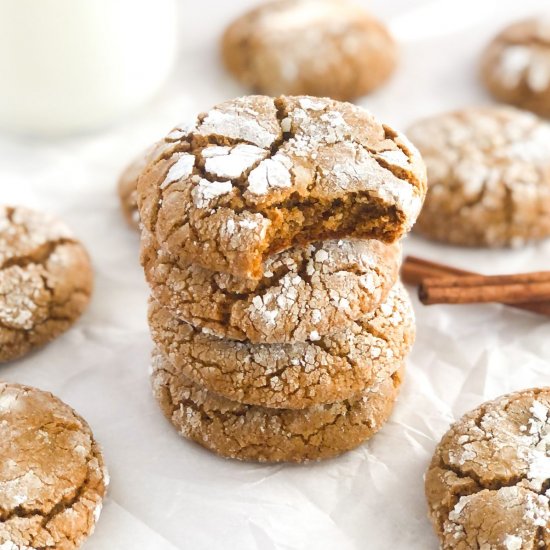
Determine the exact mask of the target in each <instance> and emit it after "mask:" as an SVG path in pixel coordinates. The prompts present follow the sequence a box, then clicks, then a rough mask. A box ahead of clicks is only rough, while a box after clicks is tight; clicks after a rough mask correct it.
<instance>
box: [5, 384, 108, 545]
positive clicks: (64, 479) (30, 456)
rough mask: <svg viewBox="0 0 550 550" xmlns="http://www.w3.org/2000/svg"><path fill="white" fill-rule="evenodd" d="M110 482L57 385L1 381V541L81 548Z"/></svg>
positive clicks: (85, 428)
mask: <svg viewBox="0 0 550 550" xmlns="http://www.w3.org/2000/svg"><path fill="white" fill-rule="evenodd" d="M108 482H109V481H108V475H107V471H106V469H105V466H104V463H103V456H102V454H101V451H100V449H99V447H98V445H97V443H96V441H95V440H94V437H93V435H92V432H91V431H90V427H89V426H88V424H87V423H86V422H85V421H84V420H83V419H82V418H81V417H80V416H79V415H78V414H77V413H75V411H73V410H72V409H71V408H70V407H69V406H67V405H66V404H65V403H63V402H62V401H60V400H59V399H57V398H56V397H54V396H53V395H52V394H50V393H47V392H43V391H41V390H37V389H35V388H30V387H27V386H20V385H17V384H6V383H2V382H0V548H2V549H6V550H16V549H21V550H23V549H29V550H31V549H34V548H36V549H52V550H53V549H56V550H72V549H76V548H80V546H81V545H82V543H83V542H84V540H85V539H86V538H87V537H88V536H89V535H90V534H91V533H92V531H93V529H94V526H95V523H96V522H97V520H98V518H99V514H100V512H101V504H102V501H103V497H104V496H105V492H106V488H107V484H108Z"/></svg>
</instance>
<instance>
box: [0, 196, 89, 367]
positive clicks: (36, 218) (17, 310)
mask: <svg viewBox="0 0 550 550" xmlns="http://www.w3.org/2000/svg"><path fill="white" fill-rule="evenodd" d="M92 287H93V276H92V270H91V265H90V260H89V257H88V254H87V253H86V251H85V249H84V248H83V246H82V245H81V244H80V243H79V242H78V241H76V240H75V239H74V238H73V237H72V234H71V233H70V231H69V230H68V229H67V227H66V226H65V225H64V224H62V223H61V222H59V221H58V220H56V219H54V218H52V217H50V216H47V215H45V214H41V213H38V212H33V211H31V210H28V209H25V208H20V207H16V208H12V207H3V208H2V209H0V361H8V360H11V359H15V358H17V357H20V356H22V355H24V354H26V353H27V352H29V351H30V350H32V349H33V348H35V347H38V346H41V345H43V344H45V343H47V342H48V341H50V340H52V339H54V338H55V337H57V336H58V335H59V334H61V333H62V332H64V331H65V330H67V329H68V328H69V327H70V326H71V325H72V324H73V323H74V321H75V320H76V319H77V318H78V317H79V316H80V315H81V314H82V312H83V311H84V309H85V308H86V306H87V305H88V302H89V299H90V295H91V292H92Z"/></svg>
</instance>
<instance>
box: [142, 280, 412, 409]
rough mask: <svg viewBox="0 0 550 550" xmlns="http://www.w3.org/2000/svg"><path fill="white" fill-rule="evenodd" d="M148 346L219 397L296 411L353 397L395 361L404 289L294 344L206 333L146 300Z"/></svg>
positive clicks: (408, 321)
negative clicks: (344, 323)
mask: <svg viewBox="0 0 550 550" xmlns="http://www.w3.org/2000/svg"><path fill="white" fill-rule="evenodd" d="M149 324H150V327H151V335H152V337H153V340H154V342H155V344H156V345H157V346H158V348H159V349H160V350H161V352H162V353H164V354H165V355H166V357H167V358H168V359H169V361H170V362H171V363H173V364H174V365H175V367H176V368H177V369H179V370H180V371H181V372H182V373H183V374H184V375H185V376H187V377H189V378H190V379H191V380H193V381H194V382H196V383H197V384H200V385H201V386H203V387H205V388H207V389H208V390H210V391H213V392H215V393H217V394H219V395H223V396H224V397H226V398H228V399H231V400H234V401H239V402H241V403H247V404H251V405H261V406H265V407H272V408H285V409H302V408H306V407H310V406H312V405H317V404H324V403H332V402H335V401H341V400H343V399H347V398H350V397H352V396H354V395H357V394H358V393H360V392H361V391H362V389H363V388H364V387H365V386H366V385H368V384H370V383H372V380H374V379H377V378H380V377H382V378H384V377H387V376H389V374H390V373H392V372H393V371H395V370H396V369H397V368H398V366H399V365H400V364H402V363H403V361H404V358H405V356H406V355H407V353H408V352H409V351H410V348H411V346H412V343H413V340H414V336H415V326H414V316H413V311H412V306H411V303H410V300H409V297H408V294H407V291H406V290H405V289H404V287H403V286H402V285H401V283H398V284H397V285H396V286H395V287H394V289H393V290H392V291H391V292H390V294H389V296H388V298H387V300H386V301H385V302H384V303H383V304H382V305H381V306H380V307H379V308H378V309H377V310H376V311H375V312H374V313H371V314H369V315H366V316H364V317H363V318H362V319H360V320H358V321H357V322H355V323H353V324H352V325H350V327H349V328H348V329H346V330H344V331H342V332H339V333H336V334H333V335H331V336H319V334H317V333H316V332H312V333H311V334H310V335H309V340H308V341H307V342H302V343H294V344H250V343H248V342H236V341H232V340H225V339H222V338H217V337H215V336H211V335H210V334H208V333H207V332H205V331H203V330H201V329H198V328H195V327H193V326H192V325H190V324H188V323H185V322H183V321H178V320H176V319H175V318H174V317H173V316H172V315H171V314H170V312H169V311H168V310H166V309H165V308H162V306H160V305H159V304H158V303H157V302H156V301H151V303H150V310H149Z"/></svg>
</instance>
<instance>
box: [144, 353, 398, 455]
mask: <svg viewBox="0 0 550 550" xmlns="http://www.w3.org/2000/svg"><path fill="white" fill-rule="evenodd" d="M402 377H403V368H402V367H401V368H398V370H396V371H395V372H393V373H392V374H389V375H388V376H387V377H386V378H383V379H381V380H377V381H376V382H374V383H373V384H372V385H369V386H368V387H366V388H365V389H363V391H362V392H361V393H360V394H358V395H356V396H354V397H353V398H350V399H347V400H344V401H340V402H338V403H332V404H328V405H316V406H313V407H310V408H307V409H301V410H288V409H269V408H265V407H258V406H253V405H243V404H241V403H238V402H236V401H230V400H229V399H225V398H224V397H220V396H218V395H216V394H215V393H212V392H210V391H208V390H206V389H204V388H202V387H200V386H198V385H196V384H195V383H194V382H192V381H191V380H190V379H189V378H186V377H185V376H184V375H182V374H181V373H180V372H179V371H177V369H174V367H173V366H172V365H171V364H170V362H169V361H168V360H167V359H165V358H164V357H163V356H162V355H161V354H160V353H158V352H156V353H154V355H153V375H152V382H153V391H154V394H155V397H156V399H157V400H158V402H159V404H160V406H161V408H162V410H163V412H164V414H165V416H166V417H167V418H168V420H170V422H171V423H172V424H173V425H174V426H175V428H176V429H177V430H178V431H179V432H180V433H181V434H182V435H184V436H185V437H187V438H189V439H191V440H193V441H195V442H197V443H199V444H200V445H202V446H203V447H206V448H207V449H210V450H211V451H213V452H215V453H216V454H218V455H220V456H223V457H227V458H236V459H239V460H255V461H259V462H305V461H308V460H320V459H325V458H331V457H334V456H337V455H339V454H342V453H344V452H346V451H349V450H351V449H354V448H355V447H357V446H358V445H360V444H361V443H363V442H364V441H366V440H367V439H370V438H371V437H372V436H373V435H374V434H375V433H376V432H377V431H378V430H379V429H380V428H381V427H382V426H383V424H384V423H385V422H386V421H387V420H388V418H389V416H390V414H391V412H392V409H393V405H394V403H395V400H396V398H397V394H398V392H399V388H400V386H401V380H402Z"/></svg>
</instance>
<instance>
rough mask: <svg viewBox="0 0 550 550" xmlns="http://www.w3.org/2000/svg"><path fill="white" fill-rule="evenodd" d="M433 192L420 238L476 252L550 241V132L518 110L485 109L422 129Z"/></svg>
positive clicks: (425, 123)
mask: <svg viewBox="0 0 550 550" xmlns="http://www.w3.org/2000/svg"><path fill="white" fill-rule="evenodd" d="M409 135H410V136H411V138H412V139H413V140H414V141H415V143H416V144H417V146H418V147H419V149H420V151H421V153H422V155H423V158H424V160H425V162H426V165H427V167H428V175H429V180H430V187H429V190H428V196H427V199H426V202H425V204H424V208H423V210H422V214H421V215H420V217H419V219H418V223H417V224H416V226H415V231H418V232H419V233H421V234H423V235H426V236H428V237H430V238H433V239H436V240H440V241H443V242H450V243H453V244H459V245H469V246H480V245H482V246H514V245H520V244H522V243H523V242H525V241H527V240H533V239H540V238H543V237H545V236H548V235H550V125H549V124H548V123H547V122H544V121H542V120H540V119H538V118H537V117H536V116H534V115H532V114H530V113H526V112H522V111H518V110H516V109H513V108H511V107H480V108H470V109H465V110H462V111H456V112H452V113H446V114H443V115H438V116H435V117H432V118H429V119H426V120H422V121H419V122H417V123H416V124H414V125H413V126H412V127H411V128H410V129H409Z"/></svg>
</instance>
